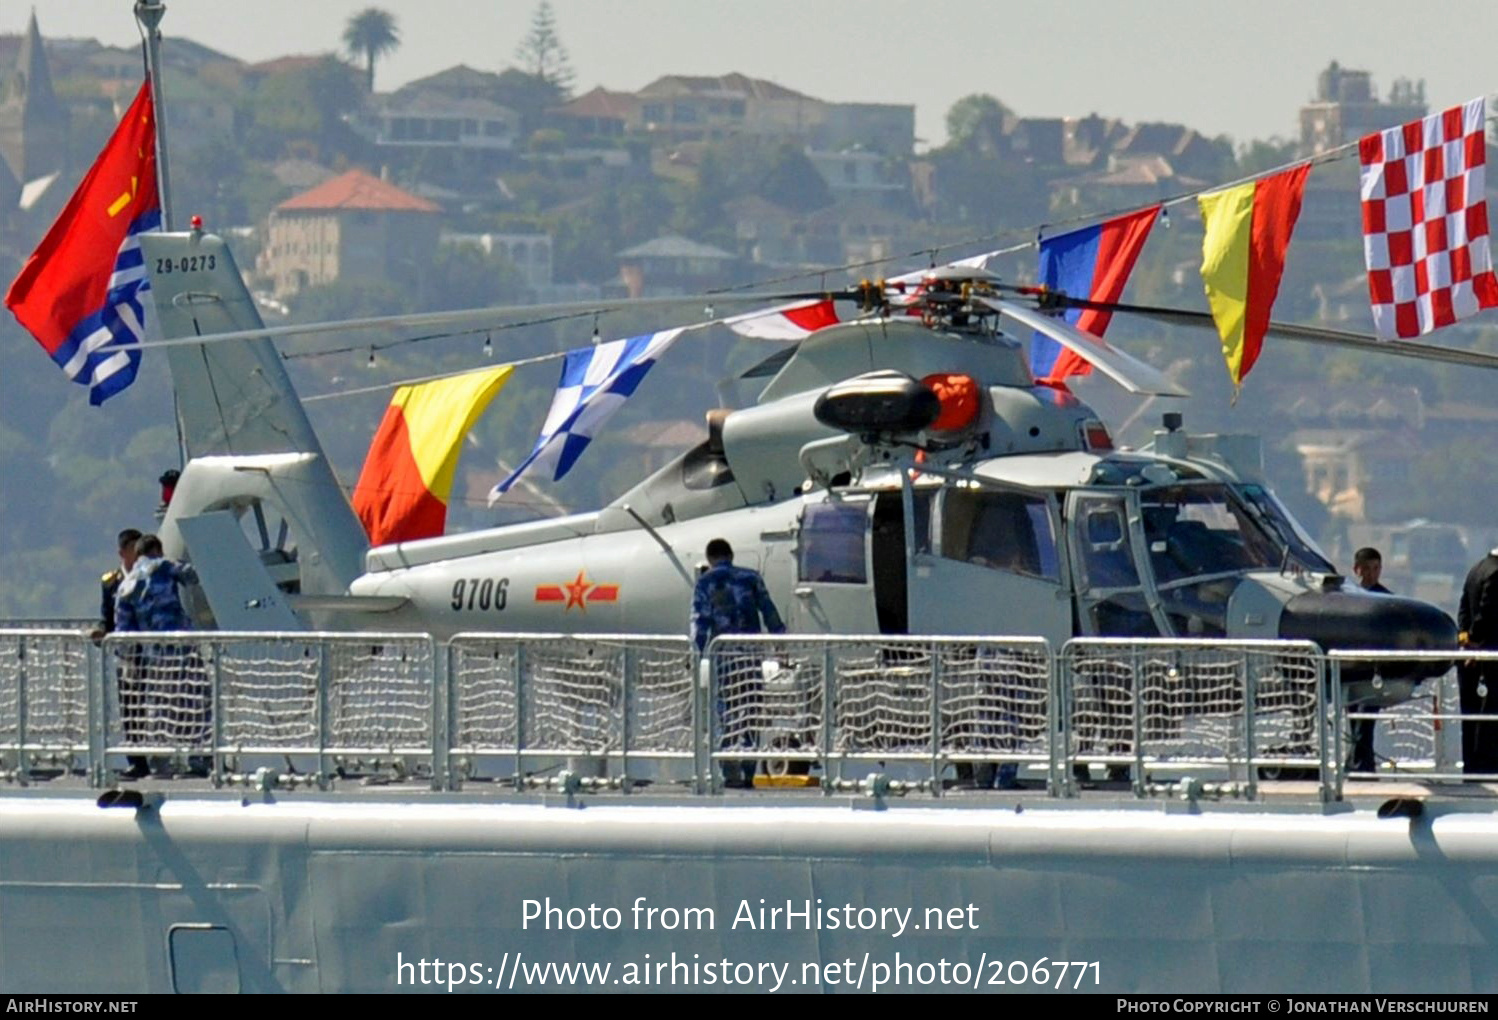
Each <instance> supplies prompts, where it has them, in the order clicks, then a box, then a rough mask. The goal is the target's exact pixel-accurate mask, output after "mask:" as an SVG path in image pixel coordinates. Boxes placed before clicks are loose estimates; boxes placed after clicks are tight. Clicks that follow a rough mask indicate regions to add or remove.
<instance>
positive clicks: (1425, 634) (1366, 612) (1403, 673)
mask: <svg viewBox="0 0 1498 1020" xmlns="http://www.w3.org/2000/svg"><path fill="white" fill-rule="evenodd" d="M1280 637H1282V638H1286V639H1288V640H1295V641H1314V642H1316V643H1317V644H1318V645H1320V646H1321V647H1322V648H1323V649H1325V650H1328V651H1330V650H1331V649H1334V648H1351V649H1357V650H1366V651H1399V652H1406V651H1408V652H1454V651H1456V623H1455V622H1453V621H1452V619H1451V617H1449V616H1447V615H1446V614H1445V613H1443V612H1442V611H1441V610H1439V609H1437V608H1436V607H1435V606H1433V605H1431V604H1430V603H1429V602H1421V601H1420V600H1419V599H1407V598H1401V597H1400V596H1398V595H1371V594H1367V593H1364V592H1349V591H1312V592H1306V593H1304V594H1302V595H1297V596H1295V598H1293V599H1291V600H1290V601H1289V602H1288V603H1286V605H1285V609H1284V612H1283V613H1282V614H1281V615H1280ZM1450 668H1451V663H1450V662H1448V661H1444V660H1440V661H1436V660H1432V661H1429V662H1408V661H1405V662H1381V663H1379V669H1378V672H1379V673H1380V674H1381V675H1382V676H1384V677H1386V678H1389V679H1406V680H1423V679H1426V678H1427V677H1433V676H1440V675H1441V674H1442V673H1445V672H1446V671H1447V670H1448V669H1450ZM1364 674H1366V675H1364ZM1372 675H1373V667H1372V666H1371V665H1369V666H1366V667H1364V666H1358V665H1356V664H1353V663H1348V664H1347V665H1345V666H1343V667H1342V679H1343V680H1344V682H1352V681H1356V680H1362V679H1367V678H1369V677H1371V676H1372Z"/></svg>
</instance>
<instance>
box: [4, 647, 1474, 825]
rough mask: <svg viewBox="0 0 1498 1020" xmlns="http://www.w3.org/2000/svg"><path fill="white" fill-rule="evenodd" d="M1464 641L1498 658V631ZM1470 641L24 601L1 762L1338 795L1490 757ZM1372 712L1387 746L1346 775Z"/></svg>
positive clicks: (212, 775) (208, 770) (77, 768)
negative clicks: (331, 622) (91, 626)
mask: <svg viewBox="0 0 1498 1020" xmlns="http://www.w3.org/2000/svg"><path fill="white" fill-rule="evenodd" d="M1460 658H1461V662H1462V663H1464V664H1466V665H1465V666H1463V667H1462V668H1466V669H1471V670H1478V669H1479V668H1480V666H1481V664H1482V663H1491V664H1492V665H1491V667H1489V668H1491V670H1492V674H1493V676H1494V678H1495V680H1498V652H1472V653H1468V652H1462V653H1460ZM1415 660H1424V661H1427V662H1434V663H1439V664H1442V665H1444V666H1445V667H1446V668H1447V671H1446V673H1445V674H1444V675H1440V676H1436V677H1435V678H1433V679H1431V680H1427V681H1425V682H1424V683H1423V684H1421V685H1420V687H1419V688H1417V689H1416V691H1415V695H1414V697H1413V698H1411V699H1410V700H1408V701H1407V702H1405V703H1404V704H1400V705H1396V706H1394V707H1392V708H1385V709H1384V710H1382V711H1381V712H1376V713H1375V712H1371V711H1367V710H1365V709H1362V708H1360V707H1359V706H1357V705H1353V706H1351V707H1349V705H1348V704H1347V699H1346V694H1345V692H1346V691H1347V690H1349V689H1351V688H1350V687H1349V686H1348V684H1346V683H1344V680H1350V679H1354V678H1355V679H1358V680H1359V687H1358V689H1359V690H1360V691H1362V692H1363V693H1364V694H1366V693H1367V692H1368V691H1369V690H1372V691H1373V692H1374V693H1375V694H1377V692H1378V690H1379V687H1380V683H1381V681H1380V680H1379V679H1378V677H1379V674H1380V672H1381V671H1382V672H1383V673H1386V674H1388V675H1390V676H1395V675H1398V674H1400V673H1407V672H1408V671H1409V669H1408V664H1409V663H1411V662H1412V661H1415ZM1453 660H1454V655H1453V653H1441V652H1430V653H1413V652H1358V651H1337V652H1332V653H1329V654H1326V653H1323V652H1321V651H1320V650H1319V649H1318V648H1316V646H1314V645H1312V644H1309V643H1306V642H1285V641H1213V640H1195V641H1185V640H1171V639H1115V638H1078V639H1075V640H1072V641H1069V642H1067V643H1066V644H1065V645H1064V646H1063V647H1062V648H1060V649H1059V650H1058V649H1055V648H1053V647H1052V646H1051V645H1050V644H1048V643H1047V642H1046V641H1044V640H1041V639H1038V638H1009V637H986V636H973V637H916V636H908V637H907V636H889V635H882V636H881V635H874V636H848V637H827V636H811V635H738V636H732V637H723V638H719V639H717V640H715V641H714V642H713V643H712V645H711V646H710V647H709V649H708V652H707V654H706V655H705V656H698V655H697V654H696V652H695V650H694V649H693V647H692V646H691V644H690V643H689V642H688V641H687V640H686V639H685V638H683V637H680V636H676V635H658V636H639V635H564V634H509V635H496V634H460V635H458V636H456V637H454V638H452V639H450V640H449V641H447V642H446V643H445V644H444V645H442V646H441V647H440V648H439V647H438V645H437V644H436V642H434V640H433V639H432V638H431V637H430V636H429V635H426V634H396V633H388V634H385V633H356V634H350V633H336V634H334V633H303V632H294V633H226V632H217V631H203V632H187V633H173V634H149V635H147V634H139V633H134V634H113V635H110V636H109V637H107V638H105V639H104V640H102V641H95V640H93V639H92V638H91V637H90V635H89V634H88V632H87V631H85V630H82V629H71V628H61V629H50V630H49V629H34V628H29V627H15V628H7V629H3V630H0V781H7V782H15V783H30V782H38V781H43V780H47V779H53V778H57V777H59V776H66V775H70V774H73V775H83V776H86V777H88V780H89V781H90V782H91V783H92V784H94V785H96V786H106V785H110V784H112V783H114V782H116V773H117V771H118V770H120V769H122V768H123V767H124V766H125V765H126V763H127V762H128V763H145V764H147V765H148V766H149V767H150V768H152V769H153V770H154V771H155V772H156V773H157V774H158V775H161V774H163V773H165V774H171V773H173V772H176V773H178V774H181V773H189V774H196V775H202V776H204V777H206V778H208V779H210V780H211V781H212V782H213V783H214V784H215V785H220V786H222V785H236V784H240V785H259V786H262V787H270V786H280V787H295V786H303V785H306V786H311V785H315V786H318V787H321V788H325V789H326V788H330V787H335V786H337V785H339V784H340V783H347V782H351V781H359V782H361V783H385V782H394V781H403V780H404V781H411V780H416V781H420V782H421V783H423V784H426V785H429V786H431V787H432V788H433V789H436V790H456V789H459V788H461V787H463V786H464V785H465V784H471V785H475V786H479V785H482V787H483V788H489V789H505V788H511V789H534V788H551V789H554V788H564V789H566V790H568V791H569V792H575V791H577V790H583V789H604V788H612V789H620V790H624V791H626V792H627V791H630V790H633V789H638V788H639V787H640V786H642V785H645V784H649V785H651V786H652V787H654V788H655V789H656V790H663V789H665V790H670V789H689V790H694V791H699V792H708V791H717V790H720V789H722V787H723V786H724V785H725V781H727V782H728V783H729V785H740V784H741V782H742V781H743V779H745V778H746V772H753V773H754V774H755V775H756V776H757V777H758V778H757V779H756V781H755V785H762V786H763V785H771V786H780V787H790V786H818V787H820V788H821V789H822V790H824V791H838V790H849V789H865V790H873V791H874V792H881V793H883V792H890V791H895V792H900V791H906V792H909V791H925V792H928V793H930V794H932V795H938V796H939V795H941V794H942V793H943V792H945V791H947V790H949V789H951V788H952V787H953V786H958V787H975V786H976V787H982V788H989V787H991V786H993V785H995V782H994V780H995V776H997V777H998V784H997V785H999V786H1013V785H1016V784H1017V785H1019V786H1022V787H1025V788H1029V789H1035V788H1037V787H1043V788H1044V789H1045V790H1047V791H1048V792H1049V793H1050V794H1052V795H1053V796H1058V797H1066V796H1073V795H1076V794H1077V793H1078V791H1079V789H1080V788H1081V787H1083V786H1086V785H1107V784H1109V783H1110V782H1111V783H1112V784H1114V785H1115V786H1121V787H1123V788H1132V790H1133V791H1134V792H1135V793H1136V794H1137V795H1139V796H1149V795H1159V794H1164V793H1171V794H1175V793H1181V794H1184V795H1186V796H1193V797H1195V796H1202V795H1216V796H1241V797H1245V798H1254V797H1257V796H1259V795H1260V794H1261V792H1262V791H1261V784H1262V783H1264V782H1265V781H1269V780H1274V779H1285V778H1301V779H1309V780H1314V781H1315V784H1316V785H1315V787H1314V790H1315V791H1316V795H1317V796H1319V797H1320V798H1322V799H1326V800H1337V799H1340V798H1341V797H1342V795H1343V793H1344V790H1345V788H1346V785H1347V784H1348V783H1349V782H1361V781H1363V780H1365V779H1373V780H1387V779H1429V780H1436V781H1443V780H1455V779H1460V778H1468V779H1470V778H1476V777H1474V776H1473V775H1471V774H1470V773H1468V774H1464V773H1462V772H1461V771H1460V758H1461V739H1460V733H1461V729H1462V724H1463V723H1466V724H1467V725H1468V726H1469V727H1470V726H1471V725H1472V724H1473V723H1475V722H1485V723H1486V724H1487V725H1489V726H1491V727H1494V728H1495V729H1498V715H1485V716H1484V715H1474V714H1472V713H1471V712H1469V713H1468V714H1466V715H1463V714H1462V713H1461V711H1460V704H1459V699H1458V694H1457V688H1458V683H1457V679H1456V676H1455V674H1456V670H1457V668H1458V665H1459V664H1458V663H1457V662H1455V661H1453ZM1391 663H1400V664H1402V665H1401V666H1400V667H1399V668H1398V669H1393V670H1391V666H1390V664H1391ZM1434 668H1435V669H1440V668H1441V666H1440V665H1438V666H1436V667H1434ZM1476 675H1477V674H1476V672H1472V673H1468V674H1466V678H1467V680H1468V684H1467V686H1469V687H1471V686H1472V682H1471V681H1472V678H1473V677H1475V676H1476ZM1370 678H1371V680H1370ZM1470 707H1471V706H1469V708H1470ZM1360 719H1371V720H1373V721H1374V723H1375V726H1376V730H1375V734H1376V739H1375V742H1374V746H1375V751H1376V760H1375V762H1374V763H1373V768H1372V771H1365V772H1357V773H1349V771H1348V764H1349V757H1350V754H1351V751H1352V739H1353V738H1352V735H1351V733H1350V731H1349V722H1350V721H1356V720H1360ZM1362 764H1363V765H1364V766H1366V765H1367V763H1366V762H1364V763H1362ZM1488 778H1490V779H1498V775H1493V776H1489V777H1488Z"/></svg>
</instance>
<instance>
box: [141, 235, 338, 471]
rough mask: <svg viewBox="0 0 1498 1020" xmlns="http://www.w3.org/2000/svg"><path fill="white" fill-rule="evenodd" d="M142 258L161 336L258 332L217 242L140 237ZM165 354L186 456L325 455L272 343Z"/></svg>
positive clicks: (230, 259) (246, 296)
mask: <svg viewBox="0 0 1498 1020" xmlns="http://www.w3.org/2000/svg"><path fill="white" fill-rule="evenodd" d="M141 250H142V253H143V254H144V255H145V258H146V271H147V273H149V274H150V278H151V295H152V297H153V298H154V299H155V304H156V313H157V317H158V321H159V322H160V323H161V333H162V335H163V336H164V337H167V338H176V337H188V336H205V335H207V334H209V333H229V332H237V331H240V330H248V329H261V328H262V327H263V326H264V323H262V322H261V321H260V314H259V313H258V312H257V311H255V302H254V300H253V299H252V298H251V297H250V293H249V291H248V290H246V289H245V285H244V281H243V280H242V279H241V278H240V276H239V267H238V266H237V265H235V262H234V256H233V254H232V253H231V252H230V251H229V246H228V245H227V244H226V243H225V242H224V240H223V239H222V238H220V237H216V236H214V235H213V234H204V233H200V232H197V231H194V232H192V233H186V234H142V235H141ZM166 350H167V364H168V365H169V366H170V367H171V372H172V385H173V386H174V387H175V388H176V391H177V414H178V416H179V418H180V420H181V424H182V438H183V441H184V442H185V443H186V446H187V455H188V456H189V457H201V456H204V455H207V454H256V453H313V454H317V455H319V456H320V455H321V454H322V447H321V445H320V444H319V443H318V441H317V436H316V435H314V434H313V432H312V426H311V425H310V424H308V422H307V415H306V413H305V412H304V411H303V410H302V404H301V401H299V400H298V399H297V396H296V391H295V390H294V389H292V386H291V380H290V379H289V378H288V377H287V375H286V369H285V367H284V366H283V365H282V364H281V358H280V356H279V355H278V354H277V353H276V349H275V346H274V345H273V344H272V343H271V342H270V340H268V339H264V338H262V339H256V340H239V341H232V342H229V343H215V344H203V345H191V346H185V347H168V348H167V349H166Z"/></svg>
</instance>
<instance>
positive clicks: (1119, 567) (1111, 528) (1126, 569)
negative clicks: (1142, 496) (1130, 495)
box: [1082, 504, 1139, 590]
mask: <svg viewBox="0 0 1498 1020" xmlns="http://www.w3.org/2000/svg"><path fill="white" fill-rule="evenodd" d="M1082 535H1083V539H1084V542H1083V549H1082V570H1083V574H1084V575H1085V579H1086V582H1087V587H1088V588H1089V589H1092V590H1099V589H1106V588H1136V587H1138V586H1139V571H1138V570H1137V569H1135V567H1134V556H1133V554H1132V553H1131V552H1130V551H1129V541H1128V529H1127V525H1126V524H1125V523H1124V516H1123V512H1122V511H1121V510H1120V509H1119V508H1118V507H1117V506H1113V505H1111V504H1105V505H1099V506H1090V507H1088V508H1087V509H1086V511H1085V512H1084V514H1083V516H1082Z"/></svg>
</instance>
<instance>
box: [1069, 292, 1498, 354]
mask: <svg viewBox="0 0 1498 1020" xmlns="http://www.w3.org/2000/svg"><path fill="white" fill-rule="evenodd" d="M1061 300H1062V302H1063V303H1064V304H1066V305H1068V306H1070V307H1074V308H1096V309H1100V310H1102V311H1107V312H1128V313H1131V314H1133V315H1140V316H1143V317H1145V318H1147V319H1155V320H1157V321H1160V322H1169V323H1176V324H1180V325H1187V326H1210V327H1212V328H1213V329H1216V328H1217V327H1216V323H1214V322H1213V320H1212V315H1211V313H1210V312H1197V311H1191V310H1189V309H1185V308H1162V307H1158V306H1154V305H1126V304H1120V303H1118V302H1112V301H1087V300H1085V299H1083V298H1073V297H1065V298H1062V299H1061ZM1269 334H1271V335H1274V336H1281V337H1284V338H1285V339H1286V340H1298V341H1300V342H1302V343H1308V344H1321V345H1323V346H1327V347H1343V348H1346V349H1348V350H1353V351H1365V352H1368V353H1370V354H1391V355H1393V356H1394V357H1397V358H1415V359H1417V360H1420V361H1440V362H1445V363H1446V364H1450V365H1466V366H1467V367H1469V368H1488V369H1498V354H1484V353H1483V352H1482V351H1463V350H1459V349H1457V348H1454V347H1438V346H1436V345H1435V344H1424V343H1420V342H1418V341H1415V340H1380V339H1379V338H1378V337H1376V336H1374V335H1373V334H1371V333H1354V332H1351V331H1350V330H1345V329H1328V328H1327V327H1325V326H1302V325H1298V324H1296V323H1292V322H1274V321H1271V322H1270V323H1269Z"/></svg>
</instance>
